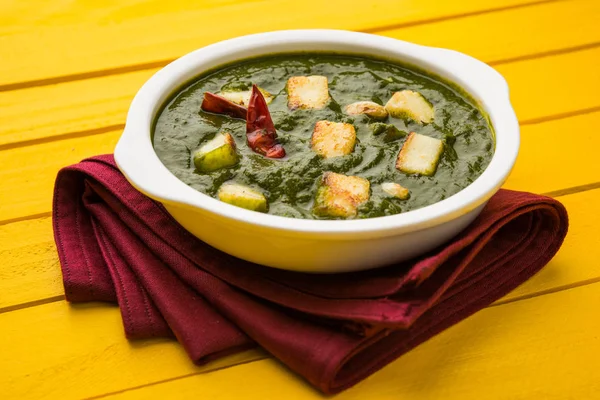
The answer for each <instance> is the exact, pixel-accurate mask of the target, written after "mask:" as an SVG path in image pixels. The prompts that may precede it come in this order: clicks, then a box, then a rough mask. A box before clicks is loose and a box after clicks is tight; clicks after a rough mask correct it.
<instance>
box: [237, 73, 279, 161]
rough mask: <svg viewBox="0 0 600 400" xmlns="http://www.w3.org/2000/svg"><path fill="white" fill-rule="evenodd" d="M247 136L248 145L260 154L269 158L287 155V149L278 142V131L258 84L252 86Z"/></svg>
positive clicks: (247, 119)
mask: <svg viewBox="0 0 600 400" xmlns="http://www.w3.org/2000/svg"><path fill="white" fill-rule="evenodd" d="M246 138H247V140H248V146H250V148H251V149H252V150H254V151H255V152H256V153H258V154H262V155H264V156H266V157H269V158H282V157H285V149H284V148H283V146H282V145H281V144H280V143H278V142H277V131H276V130H275V125H273V120H272V119H271V113H269V107H268V106H267V102H266V101H265V98H264V96H263V95H262V93H261V92H260V90H258V87H257V86H256V85H253V86H252V94H251V95H250V101H249V103H248V115H247V117H246Z"/></svg>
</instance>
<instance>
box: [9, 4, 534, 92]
mask: <svg viewBox="0 0 600 400" xmlns="http://www.w3.org/2000/svg"><path fill="white" fill-rule="evenodd" d="M538 2H540V1H539V0H487V1H480V0H462V1H441V2H436V3H435V6H432V4H431V3H429V2H423V1H420V0H403V1H402V2H401V3H399V2H398V1H397V0H378V1H376V2H365V1H358V0H351V1H348V0H329V1H320V0H306V1H304V2H302V3H301V5H300V4H299V3H298V2H297V1H295V0H270V1H264V0H263V1H260V0H257V1H247V2H240V1H231V0H230V1H218V2H213V1H208V0H205V1H196V2H189V1H185V0H175V1H169V2H164V1H161V0H149V1H140V0H127V1H110V2H101V3H99V2H94V1H87V2H79V3H77V4H74V3H73V2H72V1H69V0H59V1H52V2H47V1H45V0H34V1H28V2H27V6H24V5H23V4H21V3H22V2H19V1H8V2H6V1H4V2H2V3H0V16H1V17H0V26H1V27H2V28H1V29H0V33H2V35H1V36H0V49H1V50H0V58H2V59H3V60H4V61H5V62H3V63H2V64H1V65H0V77H1V78H0V85H7V84H13V83H17V82H23V81H29V82H31V81H36V80H43V79H47V78H52V77H57V76H65V75H73V74H81V73H87V72H89V71H98V70H106V69H112V68H122V67H123V66H131V65H136V64H138V65H139V64H146V63H152V62H156V60H165V59H173V58H176V57H178V56H180V55H182V54H185V53H187V52H189V51H191V50H193V49H196V48H198V47H201V46H204V45H206V44H209V43H213V42H216V41H218V40H222V39H227V38H232V37H235V36H239V35H244V34H249V33H256V32H263V31H271V30H278V29H293V28H334V29H356V30H369V29H375V28H378V27H381V26H390V25H392V26H395V25H398V24H406V23H415V22H417V21H427V20H432V19H439V18H448V17H450V16H458V15H464V14H468V13H476V12H483V11H486V10H490V9H498V8H504V7H514V6H519V5H526V4H531V3H538ZM101 4H102V5H101ZM399 7H400V8H399ZM24 8H26V10H27V12H23V9H24ZM65 43H68V44H69V45H68V46H65ZM41 59H42V60H44V62H42V63H41V62H40V60H41Z"/></svg>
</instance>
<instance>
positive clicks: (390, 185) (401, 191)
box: [381, 182, 410, 200]
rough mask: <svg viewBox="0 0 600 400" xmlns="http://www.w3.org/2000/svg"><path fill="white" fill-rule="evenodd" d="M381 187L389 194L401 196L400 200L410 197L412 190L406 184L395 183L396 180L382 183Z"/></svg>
mask: <svg viewBox="0 0 600 400" xmlns="http://www.w3.org/2000/svg"><path fill="white" fill-rule="evenodd" d="M381 189H382V190H383V191H384V192H386V193H387V194H389V195H390V196H394V197H397V198H399V199H400V200H406V199H408V196H409V195H410V192H409V191H408V189H407V188H405V187H404V186H402V185H400V184H398V183H394V182H384V183H382V184H381Z"/></svg>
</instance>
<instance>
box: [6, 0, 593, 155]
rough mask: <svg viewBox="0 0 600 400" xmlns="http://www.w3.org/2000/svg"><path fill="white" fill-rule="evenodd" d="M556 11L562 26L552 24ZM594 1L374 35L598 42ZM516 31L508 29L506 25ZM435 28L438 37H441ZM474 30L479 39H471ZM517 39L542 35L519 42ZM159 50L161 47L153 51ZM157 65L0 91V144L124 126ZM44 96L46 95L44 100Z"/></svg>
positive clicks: (507, 52)
mask: <svg viewBox="0 0 600 400" xmlns="http://www.w3.org/2000/svg"><path fill="white" fill-rule="evenodd" d="M557 16H560V26H561V29H560V30H558V29H556V25H557V23H558V22H557V18H558V17H557ZM598 19H600V2H598V1H596V0H580V1H573V2H553V3H546V4H542V5H538V6H535V7H525V8H518V9H509V10H505V11H499V12H493V13H489V14H481V15H474V16H470V17H464V18H458V19H451V20H447V21H442V22H436V23H429V24H423V25H417V26H408V27H404V28H402V29H392V30H383V31H381V32H378V33H379V34H381V35H385V36H391V37H395V38H399V39H403V40H408V41H414V42H417V43H421V44H425V45H431V46H438V47H448V48H453V49H456V50H459V51H463V52H465V53H467V54H471V55H473V56H475V57H478V58H480V59H482V60H484V61H486V62H495V61H499V60H508V59H514V58H518V57H523V56H529V55H531V54H537V53H542V52H548V51H556V50H560V49H565V48H570V47H574V46H583V45H587V44H589V43H594V42H600V29H597V21H598ZM512 24H515V25H518V26H521V27H522V29H519V30H507V29H506V26H507V25H512ZM440 31H443V32H444V35H440ZM474 36H477V37H478V40H473V37H474ZM523 37H531V38H535V37H544V38H548V40H544V41H543V42H541V43H539V42H538V41H536V40H523ZM157 50H159V51H160V49H157ZM154 72H156V69H148V70H144V71H140V72H131V73H125V74H119V75H114V76H105V77H98V78H92V79H85V80H80V81H73V82H66V83H62V84H57V85H49V86H41V87H33V88H27V89H21V90H12V91H7V92H0V120H2V121H3V124H1V125H0V146H2V145H6V144H15V143H18V142H22V141H29V140H36V139H40V138H50V137H52V136H57V135H63V134H67V133H71V132H80V131H85V130H93V129H98V128H101V127H105V126H113V125H119V124H123V123H124V121H125V116H126V113H127V109H128V107H129V103H130V101H131V99H132V98H133V96H134V94H135V93H136V92H137V90H138V89H139V88H140V87H141V85H142V84H143V83H144V82H145V81H146V80H147V79H148V78H149V77H150V76H151V75H152V74H153V73H154ZM49 99H51V101H49Z"/></svg>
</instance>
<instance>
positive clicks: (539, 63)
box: [496, 47, 600, 122]
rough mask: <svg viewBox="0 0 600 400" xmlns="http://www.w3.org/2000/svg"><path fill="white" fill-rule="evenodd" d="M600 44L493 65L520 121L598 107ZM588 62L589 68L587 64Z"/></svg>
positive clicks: (542, 118) (599, 99)
mask: <svg viewBox="0 0 600 400" xmlns="http://www.w3.org/2000/svg"><path fill="white" fill-rule="evenodd" d="M598 60H600V47H597V48H593V49H589V50H583V51H578V52H575V53H570V54H564V55H560V56H553V57H543V58H537V59H534V60H527V61H521V62H516V63H510V64H503V65H499V66H497V67H496V69H497V70H498V72H500V73H501V74H502V75H503V76H504V77H505V78H506V80H507V81H508V85H509V87H510V89H511V96H510V97H511V102H512V104H513V106H514V108H515V110H516V111H517V116H518V117H519V120H520V121H521V122H529V121H534V120H544V119H545V118H548V117H551V116H555V115H560V114H570V113H574V112H577V111H580V110H585V109H592V108H594V109H597V108H598V107H600V97H598V96H597V95H596V90H597V89H596V88H600V74H598V68H597V65H598ZM587 65H589V68H588V67H587Z"/></svg>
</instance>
